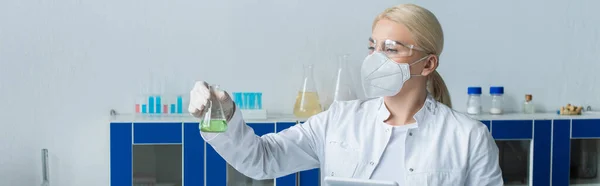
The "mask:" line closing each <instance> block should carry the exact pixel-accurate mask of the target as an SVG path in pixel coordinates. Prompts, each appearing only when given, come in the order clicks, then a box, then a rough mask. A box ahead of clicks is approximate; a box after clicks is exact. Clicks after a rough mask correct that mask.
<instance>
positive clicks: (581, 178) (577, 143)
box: [568, 119, 600, 185]
mask: <svg viewBox="0 0 600 186" xmlns="http://www.w3.org/2000/svg"><path fill="white" fill-rule="evenodd" d="M599 138H600V120H599V119H573V120H572V121H571V139H570V149H571V152H570V156H569V157H570V160H569V162H568V163H569V167H568V170H569V177H568V178H569V183H570V184H571V185H600V177H599V176H598V167H599V166H600V156H599V153H600V139H599Z"/></svg>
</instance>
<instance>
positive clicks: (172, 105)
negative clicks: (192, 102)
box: [170, 104, 177, 114]
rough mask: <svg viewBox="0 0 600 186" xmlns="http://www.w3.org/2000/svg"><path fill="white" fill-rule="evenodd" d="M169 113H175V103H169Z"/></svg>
mask: <svg viewBox="0 0 600 186" xmlns="http://www.w3.org/2000/svg"><path fill="white" fill-rule="evenodd" d="M170 113H171V114H175V113H177V110H175V104H171V112H170Z"/></svg>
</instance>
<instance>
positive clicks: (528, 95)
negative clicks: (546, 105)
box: [525, 94, 533, 101]
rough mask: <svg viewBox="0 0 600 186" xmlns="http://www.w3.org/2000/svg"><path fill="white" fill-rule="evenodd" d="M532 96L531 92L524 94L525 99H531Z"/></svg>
mask: <svg viewBox="0 0 600 186" xmlns="http://www.w3.org/2000/svg"><path fill="white" fill-rule="evenodd" d="M532 99H533V96H532V95H531V94H525V101H531V100H532Z"/></svg>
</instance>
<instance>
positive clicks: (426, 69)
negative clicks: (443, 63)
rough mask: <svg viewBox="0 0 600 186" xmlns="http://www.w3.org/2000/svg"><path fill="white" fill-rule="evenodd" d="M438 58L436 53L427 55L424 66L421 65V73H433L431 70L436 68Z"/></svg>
mask: <svg viewBox="0 0 600 186" xmlns="http://www.w3.org/2000/svg"><path fill="white" fill-rule="evenodd" d="M438 59H439V58H438V56H437V55H433V54H431V55H429V57H428V58H427V59H426V60H425V61H424V62H425V66H423V71H421V75H423V76H427V75H429V74H431V73H433V71H435V69H437V67H438Z"/></svg>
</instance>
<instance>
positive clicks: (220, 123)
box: [200, 119, 227, 132]
mask: <svg viewBox="0 0 600 186" xmlns="http://www.w3.org/2000/svg"><path fill="white" fill-rule="evenodd" d="M226 130H227V121H225V120H222V119H219V120H210V122H209V123H208V124H205V123H204V121H201V122H200V131H202V132H225V131H226Z"/></svg>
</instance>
